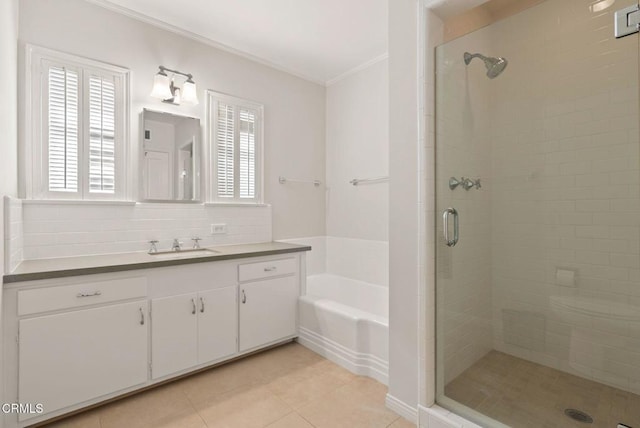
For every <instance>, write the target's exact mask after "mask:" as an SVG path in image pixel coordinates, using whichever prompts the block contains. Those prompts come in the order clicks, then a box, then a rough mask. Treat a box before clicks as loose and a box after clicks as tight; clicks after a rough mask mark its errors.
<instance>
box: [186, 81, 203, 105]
mask: <svg viewBox="0 0 640 428" xmlns="http://www.w3.org/2000/svg"><path fill="white" fill-rule="evenodd" d="M182 101H183V102H184V103H188V104H193V105H197V104H198V102H199V101H198V91H197V89H196V84H195V83H194V81H193V80H191V79H189V80H187V81H186V82H184V85H182Z"/></svg>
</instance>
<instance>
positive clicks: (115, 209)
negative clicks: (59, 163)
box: [22, 201, 272, 259]
mask: <svg viewBox="0 0 640 428" xmlns="http://www.w3.org/2000/svg"><path fill="white" fill-rule="evenodd" d="M22 210H23V213H22V215H23V226H22V227H23V229H24V237H23V241H24V250H23V251H24V259H42V258H51V257H70V256H81V255H89V254H108V253H122V252H132V251H147V250H148V248H149V243H148V241H150V240H159V241H160V243H159V244H158V247H159V249H160V250H163V249H169V248H170V246H171V242H172V241H173V239H174V238H178V239H179V240H180V241H182V242H183V244H184V246H185V247H189V246H190V245H192V242H191V238H193V237H196V236H197V237H200V238H202V242H201V245H202V246H203V247H205V246H212V245H228V244H242V243H251V242H263V241H271V239H272V235H271V207H270V206H256V207H232V206H230V207H222V206H205V205H202V204H194V205H191V204H128V205H106V204H100V205H91V204H82V205H78V204H68V203H62V204H56V203H51V202H34V201H24V202H23V203H22ZM219 223H224V224H226V225H227V231H228V233H226V234H222V235H212V234H211V224H219Z"/></svg>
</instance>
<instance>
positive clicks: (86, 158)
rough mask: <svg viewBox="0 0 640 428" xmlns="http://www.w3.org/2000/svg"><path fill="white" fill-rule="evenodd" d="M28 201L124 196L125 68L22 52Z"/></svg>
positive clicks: (59, 55) (50, 52)
mask: <svg viewBox="0 0 640 428" xmlns="http://www.w3.org/2000/svg"><path fill="white" fill-rule="evenodd" d="M27 55H28V57H27V64H29V67H28V72H29V78H28V79H27V93H28V94H30V98H28V99H27V104H28V105H29V106H30V108H29V109H28V111H27V114H26V116H27V117H26V121H27V123H28V124H29V126H30V129H29V131H30V132H29V134H28V138H27V140H26V146H27V147H26V148H25V152H26V153H31V156H29V159H25V164H24V168H25V171H26V177H27V181H28V183H27V187H26V190H27V198H50V199H102V200H123V199H125V198H126V196H127V194H126V182H127V180H126V177H127V172H126V170H125V168H126V164H125V161H126V156H127V139H126V136H127V132H126V131H127V124H128V116H129V114H128V105H127V100H128V90H129V83H128V82H129V72H128V70H126V69H124V68H121V67H117V66H114V65H110V64H105V63H102V62H98V61H94V60H89V59H86V58H81V57H77V56H74V55H70V54H66V53H62V52H56V51H53V50H50V49H45V48H40V47H37V46H31V45H28V46H27Z"/></svg>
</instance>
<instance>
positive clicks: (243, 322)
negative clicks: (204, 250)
mask: <svg viewBox="0 0 640 428" xmlns="http://www.w3.org/2000/svg"><path fill="white" fill-rule="evenodd" d="M297 308H298V281H297V277H295V276H287V277H283V278H276V279H270V280H266V281H258V282H252V283H249V284H242V285H240V351H246V350H249V349H253V348H256V347H258V346H261V345H264V344H267V343H270V342H274V341H277V340H279V339H283V338H286V337H291V336H294V335H295V334H296V333H297V328H296V319H297V316H296V314H297Z"/></svg>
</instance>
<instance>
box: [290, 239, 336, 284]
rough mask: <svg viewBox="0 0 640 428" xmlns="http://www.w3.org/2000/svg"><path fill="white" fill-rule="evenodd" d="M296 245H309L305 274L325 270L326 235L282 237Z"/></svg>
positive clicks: (313, 273) (320, 272) (323, 271)
mask: <svg viewBox="0 0 640 428" xmlns="http://www.w3.org/2000/svg"><path fill="white" fill-rule="evenodd" d="M281 241H282V242H289V243H291V244H298V245H310V246H311V251H308V252H307V253H306V261H307V275H318V274H322V273H325V272H326V271H327V237H326V236H310V237H308V238H296V239H282V240H281Z"/></svg>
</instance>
